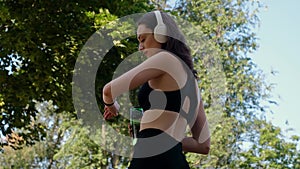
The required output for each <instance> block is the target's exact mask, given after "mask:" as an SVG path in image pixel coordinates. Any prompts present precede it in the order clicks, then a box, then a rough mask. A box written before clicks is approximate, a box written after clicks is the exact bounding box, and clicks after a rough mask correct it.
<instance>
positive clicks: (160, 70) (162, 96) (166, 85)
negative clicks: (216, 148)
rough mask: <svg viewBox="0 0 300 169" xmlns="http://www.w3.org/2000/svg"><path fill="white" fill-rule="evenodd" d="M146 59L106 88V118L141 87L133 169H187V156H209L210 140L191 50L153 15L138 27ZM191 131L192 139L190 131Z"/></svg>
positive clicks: (167, 21)
mask: <svg viewBox="0 0 300 169" xmlns="http://www.w3.org/2000/svg"><path fill="white" fill-rule="evenodd" d="M137 38H138V41H139V50H140V51H141V52H143V53H144V55H145V56H147V59H146V60H145V61H144V62H143V63H141V64H140V65H138V66H136V67H135V68H133V69H131V70H130V71H128V72H126V73H125V74H123V75H121V76H120V77H118V78H116V79H114V80H112V81H111V82H109V83H108V84H106V85H105V86H104V88H103V102H104V104H105V108H104V110H105V112H104V118H105V119H110V118H113V117H115V116H117V114H118V109H119V105H118V103H117V102H115V98H116V97H117V96H119V95H120V94H122V93H124V92H127V91H128V90H132V89H135V88H137V87H139V86H141V88H140V90H139V95H138V101H139V104H140V107H142V108H143V110H144V114H143V117H142V120H141V125H140V132H139V133H138V142H137V143H136V145H135V148H134V157H133V159H132V161H131V163H130V166H129V168H130V169H147V168H149V169H150V168H151V169H159V168H162V169H177V168H178V169H187V168H189V165H188V163H187V161H186V159H185V156H184V154H183V151H185V152H194V153H200V154H208V152H209V147H210V135H209V130H208V126H207V122H206V116H205V113H204V108H203V103H202V100H201V96H200V92H199V88H198V86H197V77H196V73H195V71H194V69H193V62H192V58H191V55H190V51H189V48H188V47H187V46H186V44H185V39H184V36H183V34H182V33H181V32H180V30H179V29H178V27H177V25H176V23H175V22H174V20H173V19H172V18H171V17H170V16H169V15H168V14H166V13H162V12H159V11H154V12H150V13H147V14H145V15H144V16H143V17H142V18H141V19H140V21H139V22H138V29H137ZM187 125H190V127H191V132H192V137H186V136H185V131H186V127H187Z"/></svg>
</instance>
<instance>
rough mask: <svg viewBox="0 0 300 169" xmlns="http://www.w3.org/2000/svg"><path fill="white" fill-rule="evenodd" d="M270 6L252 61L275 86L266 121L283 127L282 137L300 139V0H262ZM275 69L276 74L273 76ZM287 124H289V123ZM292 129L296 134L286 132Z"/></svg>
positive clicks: (263, 14)
mask: <svg viewBox="0 0 300 169" xmlns="http://www.w3.org/2000/svg"><path fill="white" fill-rule="evenodd" d="M262 2H263V3H264V4H266V5H267V6H268V7H267V8H266V9H263V10H261V12H260V15H259V16H260V27H259V28H258V29H257V33H258V38H259V41H258V43H259V45H260V47H259V49H258V50H257V51H256V52H255V53H254V55H253V57H252V58H253V61H254V62H255V63H256V64H257V65H258V67H259V68H260V69H262V70H263V71H264V73H266V81H267V82H268V83H274V84H275V87H274V89H273V92H272V94H273V99H274V100H275V101H277V102H278V105H277V106H275V105H274V106H271V107H270V108H271V110H272V111H273V112H274V113H273V114H271V113H268V114H266V115H267V120H268V121H271V122H272V123H273V124H274V125H275V126H278V127H280V128H282V130H283V134H285V135H286V136H291V135H293V134H296V135H298V136H300V121H299V120H300V114H299V113H300V98H299V97H300V54H299V49H300V13H299V11H300V1H299V0H263V1H262ZM272 70H274V71H276V72H277V73H276V74H275V75H271V74H270V72H271V71H272ZM286 122H287V123H286ZM288 128H292V129H293V131H286V130H287V129H288Z"/></svg>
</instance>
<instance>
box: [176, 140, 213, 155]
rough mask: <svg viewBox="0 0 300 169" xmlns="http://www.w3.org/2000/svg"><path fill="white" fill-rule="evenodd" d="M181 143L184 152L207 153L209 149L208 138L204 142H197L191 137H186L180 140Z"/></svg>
mask: <svg viewBox="0 0 300 169" xmlns="http://www.w3.org/2000/svg"><path fill="white" fill-rule="evenodd" d="M181 143H182V149H183V151H185V152H193V153H200V154H208V153H209V150H210V139H209V138H208V139H207V140H206V141H205V142H203V143H199V142H198V141H197V140H195V139H194V138H193V137H186V138H184V139H183V140H182V141H181Z"/></svg>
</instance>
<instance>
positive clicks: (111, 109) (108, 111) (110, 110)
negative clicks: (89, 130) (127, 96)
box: [103, 102, 120, 120]
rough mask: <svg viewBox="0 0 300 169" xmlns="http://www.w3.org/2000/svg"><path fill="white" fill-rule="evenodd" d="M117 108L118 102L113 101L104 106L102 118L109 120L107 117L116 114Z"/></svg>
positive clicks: (118, 107) (109, 117)
mask: <svg viewBox="0 0 300 169" xmlns="http://www.w3.org/2000/svg"><path fill="white" fill-rule="evenodd" d="M119 109H120V105H119V103H118V102H115V103H114V104H113V105H111V106H105V107H104V114H103V117H104V119H105V120H109V119H112V118H113V117H116V116H118V113H119Z"/></svg>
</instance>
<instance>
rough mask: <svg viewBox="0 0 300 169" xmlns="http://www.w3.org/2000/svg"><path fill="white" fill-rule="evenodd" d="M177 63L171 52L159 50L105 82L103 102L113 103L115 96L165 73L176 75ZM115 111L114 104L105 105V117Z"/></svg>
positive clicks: (113, 113) (114, 113)
mask: <svg viewBox="0 0 300 169" xmlns="http://www.w3.org/2000/svg"><path fill="white" fill-rule="evenodd" d="M179 64H180V61H178V59H177V58H176V57H174V56H172V55H171V54H169V53H167V52H159V53H157V54H155V55H153V56H151V57H150V58H148V59H147V60H145V61H144V62H143V63H141V64H139V65H138V66H136V67H135V68H133V69H131V70H129V71H128V72H126V73H124V74H123V75H121V76H119V77H117V78H116V79H114V80H112V81H110V82H109V83H107V84H106V85H105V86H104V88H103V94H102V99H103V102H104V103H106V104H111V103H114V100H115V98H116V97H118V96H119V95H121V94H123V93H125V92H127V91H129V90H132V89H135V88H137V87H138V86H140V85H142V84H144V83H145V82H147V81H149V80H150V79H154V78H157V77H159V76H161V75H163V74H165V73H169V74H170V75H171V76H172V77H176V76H177V75H176V73H177V74H178V72H176V71H178V66H177V65H179ZM170 65H171V66H170ZM117 111H118V110H117V108H116V106H115V105H111V106H105V112H106V114H105V116H104V117H105V119H109V118H111V117H114V116H115V115H116V114H117ZM106 117H107V118H106Z"/></svg>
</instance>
